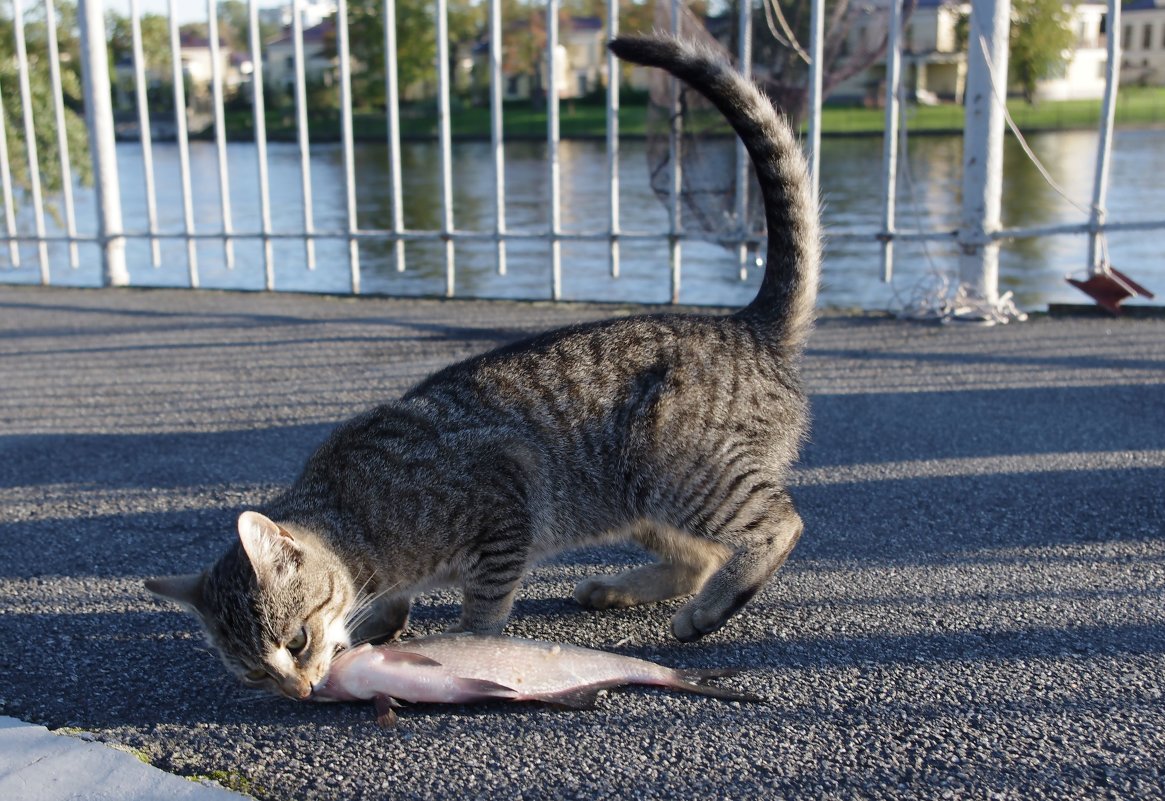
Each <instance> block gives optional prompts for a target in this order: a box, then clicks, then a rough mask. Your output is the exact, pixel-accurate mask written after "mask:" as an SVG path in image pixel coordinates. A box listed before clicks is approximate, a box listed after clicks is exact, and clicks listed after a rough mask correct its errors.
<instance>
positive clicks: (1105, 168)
mask: <svg viewBox="0 0 1165 801" xmlns="http://www.w3.org/2000/svg"><path fill="white" fill-rule="evenodd" d="M1120 22H1121V4H1120V2H1118V0H1108V24H1107V26H1106V27H1105V30H1107V31H1108V42H1107V46H1108V61H1107V62H1106V64H1105V68H1104V106H1103V109H1104V110H1103V113H1102V114H1101V115H1100V143H1099V144H1098V145H1097V147H1096V177H1095V183H1094V184H1093V185H1092V215H1091V217H1092V219H1091V221H1090V222H1091V229H1092V230H1090V231H1089V233H1088V267H1089V269H1090V270H1092V271H1093V272H1098V271H1100V270H1103V269H1104V268H1106V267H1107V266H1108V263H1107V259H1106V258H1105V254H1104V249H1103V248H1102V247H1101V242H1102V238H1101V237H1102V236H1103V234H1101V233H1100V226H1102V225H1103V224H1104V217H1105V209H1104V201H1105V198H1106V197H1107V195H1108V173H1109V161H1110V159H1111V156H1112V127H1113V121H1114V119H1115V117H1116V93H1117V87H1118V86H1119V85H1120V62H1121V42H1120V34H1121V24H1120Z"/></svg>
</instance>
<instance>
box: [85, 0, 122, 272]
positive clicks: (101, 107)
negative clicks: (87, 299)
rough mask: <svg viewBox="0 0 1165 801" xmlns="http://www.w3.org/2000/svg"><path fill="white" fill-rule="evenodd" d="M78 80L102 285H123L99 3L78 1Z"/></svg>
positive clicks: (117, 191) (118, 202)
mask: <svg viewBox="0 0 1165 801" xmlns="http://www.w3.org/2000/svg"><path fill="white" fill-rule="evenodd" d="M77 17H78V22H79V24H80V29H81V81H82V91H83V92H84V96H85V124H86V125H87V126H88V128H89V154H90V156H91V157H92V159H93V181H94V183H95V184H96V190H97V192H96V195H97V237H98V239H99V240H100V242H101V263H102V280H103V282H104V283H105V285H106V286H127V285H128V284H129V270H128V269H127V268H126V264H125V232H124V230H123V228H122V221H121V185H120V183H119V182H118V175H117V144H116V141H115V139H114V135H113V99H112V96H111V93H110V85H109V56H108V54H107V52H106V47H105V4H104V2H103V0H80V1H79V2H78V4H77Z"/></svg>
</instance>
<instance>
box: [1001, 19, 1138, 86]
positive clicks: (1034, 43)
mask: <svg viewBox="0 0 1165 801" xmlns="http://www.w3.org/2000/svg"><path fill="white" fill-rule="evenodd" d="M1110 35H1115V34H1110ZM1010 40H1011V54H1010V56H1009V61H1008V64H1009V66H1008V77H1009V78H1010V79H1011V82H1012V84H1013V85H1014V84H1017V85H1018V86H1019V87H1020V90H1021V91H1022V92H1023V96H1024V99H1025V100H1026V101H1027V102H1028V103H1032V102H1034V101H1035V92H1036V84H1037V83H1038V82H1039V81H1042V80H1044V79H1045V78H1051V77H1053V76H1055V75H1056V74H1058V73H1059V72H1061V71H1062V70H1063V68H1064V65H1065V64H1066V63H1067V62H1068V59H1069V57H1070V56H1071V53H1072V48H1073V46H1074V45H1075V44H1076V34H1075V33H1074V32H1073V31H1072V11H1071V8H1070V7H1069V6H1067V5H1065V3H1064V2H1063V0H1012V4H1011V37H1010Z"/></svg>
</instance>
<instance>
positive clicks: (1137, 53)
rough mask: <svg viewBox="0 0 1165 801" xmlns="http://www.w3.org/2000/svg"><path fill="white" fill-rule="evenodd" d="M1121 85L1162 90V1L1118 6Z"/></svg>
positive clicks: (1164, 26) (1164, 30)
mask: <svg viewBox="0 0 1165 801" xmlns="http://www.w3.org/2000/svg"><path fill="white" fill-rule="evenodd" d="M1121 49H1122V51H1123V52H1122V53H1121V83H1124V84H1135V85H1142V86H1165V0H1133V2H1132V3H1128V4H1126V5H1124V6H1121Z"/></svg>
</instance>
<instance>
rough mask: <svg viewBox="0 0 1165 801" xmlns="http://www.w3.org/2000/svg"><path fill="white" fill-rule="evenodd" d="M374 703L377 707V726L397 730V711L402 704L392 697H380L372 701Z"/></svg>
mask: <svg viewBox="0 0 1165 801" xmlns="http://www.w3.org/2000/svg"><path fill="white" fill-rule="evenodd" d="M372 703H373V704H375V706H376V725H377V726H379V727H380V728H382V729H392V728H395V727H396V723H397V717H396V710H397V708H398V707H400V702H399V701H397V700H396V699H395V698H393V697H392V696H391V695H378V696H376V697H375V698H373V699H372Z"/></svg>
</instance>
